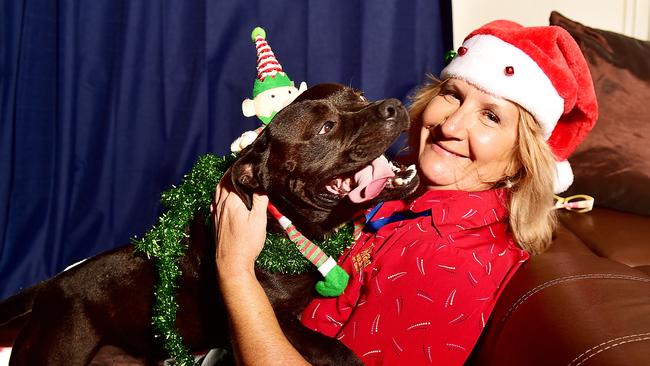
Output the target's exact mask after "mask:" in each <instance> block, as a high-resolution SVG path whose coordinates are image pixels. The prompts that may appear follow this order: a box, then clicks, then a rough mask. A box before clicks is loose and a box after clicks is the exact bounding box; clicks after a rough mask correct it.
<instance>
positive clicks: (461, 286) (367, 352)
mask: <svg viewBox="0 0 650 366" xmlns="http://www.w3.org/2000/svg"><path fill="white" fill-rule="evenodd" d="M506 198H507V197H506V193H505V191H503V190H489V191H483V192H462V191H436V190H433V191H427V192H426V193H424V194H423V195H422V196H420V197H418V198H416V199H415V200H413V201H412V202H410V203H409V202H407V203H405V202H403V201H392V202H386V203H385V204H384V205H383V206H382V207H381V208H380V209H379V211H378V212H377V213H376V214H375V216H374V218H373V220H375V219H381V218H382V217H387V216H390V214H391V213H393V212H395V211H401V210H407V209H408V210H411V211H413V212H422V211H425V210H431V216H423V217H418V218H414V219H410V220H406V221H399V222H393V223H389V224H387V225H385V226H383V227H382V228H380V229H379V230H378V231H377V232H376V233H375V234H369V233H365V234H362V236H361V237H360V238H359V239H358V240H357V241H356V242H355V244H354V245H353V246H352V247H351V248H350V249H348V250H347V251H345V252H344V253H343V254H342V255H341V257H340V258H339V264H340V265H341V266H342V267H343V268H344V269H345V270H346V271H347V272H348V273H349V274H350V283H349V284H348V287H347V288H346V289H345V292H344V293H343V294H342V295H341V296H339V297H336V298H317V299H315V300H314V301H312V302H311V304H309V305H308V306H307V308H306V309H305V310H304V312H303V313H302V318H301V319H302V322H303V323H304V325H305V326H307V327H309V328H311V329H314V330H316V331H318V332H321V333H323V334H325V335H328V336H331V337H336V338H337V339H339V340H341V342H343V343H344V344H345V345H347V346H348V347H349V348H350V349H352V350H353V351H354V352H355V354H356V355H357V356H358V357H359V358H360V359H361V361H363V362H364V363H365V364H367V365H381V364H385V365H428V364H432V363H435V364H437V365H461V364H463V362H465V360H466V358H467V356H468V355H469V353H470V352H471V350H472V348H473V347H474V344H475V343H476V341H477V339H478V337H479V335H480V334H481V331H482V330H483V327H485V322H486V321H487V319H488V317H489V315H490V313H491V311H492V309H493V307H494V304H495V302H496V299H497V297H498V295H499V294H500V292H501V289H502V288H503V287H504V286H505V284H506V283H507V282H508V281H509V280H510V278H511V277H512V275H513V274H514V272H515V271H516V270H517V268H519V266H520V265H521V263H523V262H524V261H525V260H526V259H527V258H528V254H527V253H526V252H525V251H523V250H522V249H519V248H518V247H517V245H516V244H515V242H514V240H513V238H512V236H511V235H510V233H509V232H508V216H507V209H506V207H505V202H506Z"/></svg>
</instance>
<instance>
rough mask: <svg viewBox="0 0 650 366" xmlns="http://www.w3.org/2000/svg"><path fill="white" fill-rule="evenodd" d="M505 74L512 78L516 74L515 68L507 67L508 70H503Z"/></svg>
mask: <svg viewBox="0 0 650 366" xmlns="http://www.w3.org/2000/svg"><path fill="white" fill-rule="evenodd" d="M503 73H504V74H506V76H512V75H514V74H515V68H514V67H512V66H506V68H505V69H504V70H503Z"/></svg>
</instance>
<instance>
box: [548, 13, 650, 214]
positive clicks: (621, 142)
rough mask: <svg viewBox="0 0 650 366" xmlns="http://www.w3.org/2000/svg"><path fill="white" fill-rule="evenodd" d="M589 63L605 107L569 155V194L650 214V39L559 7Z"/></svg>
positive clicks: (559, 20)
mask: <svg viewBox="0 0 650 366" xmlns="http://www.w3.org/2000/svg"><path fill="white" fill-rule="evenodd" d="M550 24H551V25H558V26H560V27H562V28H564V29H566V30H567V31H568V32H569V33H570V34H571V35H572V36H573V37H574V38H575V39H576V41H577V42H578V45H579V46H580V49H581V50H582V52H583V53H584V55H585V58H586V59H587V62H588V64H589V69H590V71H591V74H592V77H593V80H594V85H595V88H596V96H597V98H598V103H599V107H600V111H599V118H598V121H597V123H596V125H595V127H594V129H593V130H592V131H591V133H590V135H589V136H588V137H587V139H586V140H585V141H584V142H583V143H582V145H581V146H580V147H578V149H577V150H576V152H575V153H574V154H573V155H572V156H571V157H570V158H569V161H570V162H571V165H572V167H573V170H574V174H575V181H574V184H573V186H572V187H571V188H570V190H569V191H568V192H567V193H566V194H567V195H571V194H576V193H585V194H589V195H591V196H594V197H595V199H596V205H597V206H601V207H608V208H613V209H617V210H622V211H627V212H632V213H638V214H643V215H650V189H649V188H648V187H650V147H649V145H650V121H649V119H650V62H648V60H650V42H645V41H640V40H637V39H633V38H629V37H626V36H624V35H621V34H617V33H613V32H608V31H604V30H600V29H595V28H591V27H588V26H585V25H582V24H580V23H577V22H574V21H572V20H570V19H568V18H566V17H564V16H562V15H561V14H559V13H557V12H553V13H551V18H550Z"/></svg>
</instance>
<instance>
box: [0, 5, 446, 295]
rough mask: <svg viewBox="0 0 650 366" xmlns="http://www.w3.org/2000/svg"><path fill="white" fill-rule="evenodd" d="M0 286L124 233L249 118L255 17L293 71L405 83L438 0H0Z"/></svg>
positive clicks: (223, 147)
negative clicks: (244, 107)
mask: <svg viewBox="0 0 650 366" xmlns="http://www.w3.org/2000/svg"><path fill="white" fill-rule="evenodd" d="M1 3H2V5H1V8H0V30H1V33H0V298H5V297H7V296H9V295H11V294H12V293H15V292H17V291H18V290H20V289H21V288H24V287H26V286H29V285H31V284H34V283H36V282H38V281H40V280H43V279H45V278H48V277H50V276H52V275H54V274H56V273H57V272H59V271H61V270H62V269H63V268H65V267H66V266H68V265H70V264H72V263H74V262H75V261H78V260H80V259H82V258H85V257H88V256H91V255H95V254H97V253H99V252H102V251H105V250H107V249H110V248H114V247H116V246H119V245H124V244H127V243H129V239H130V238H131V237H133V236H141V235H142V234H143V233H144V232H146V230H147V229H148V228H150V227H151V225H152V224H153V223H154V222H155V219H156V217H157V216H158V215H159V214H160V213H161V209H162V208H161V205H160V204H159V197H160V193H161V192H162V191H163V190H165V189H167V188H169V187H170V186H171V185H172V184H177V183H179V182H180V180H181V178H182V176H183V174H184V173H186V172H187V171H188V170H189V169H190V168H191V166H192V165H193V164H194V162H195V160H196V158H197V157H198V156H200V155H201V154H204V153H208V152H210V153H216V154H220V155H221V154H226V153H228V149H229V146H230V142H231V141H232V140H234V138H236V137H237V136H239V134H240V133H241V132H243V131H245V130H250V129H253V128H255V127H257V125H258V121H257V120H256V119H255V118H246V117H244V116H243V115H242V112H241V102H242V100H243V99H244V98H246V97H250V94H251V91H252V85H253V81H254V78H255V75H256V70H255V58H256V54H255V48H254V44H253V43H252V42H251V40H250V33H251V30H252V29H253V28H254V26H256V25H259V26H262V27H264V28H265V29H266V31H267V39H268V41H269V43H270V44H271V47H272V48H273V50H274V52H275V53H276V55H277V57H278V59H279V61H280V63H281V64H282V66H283V68H284V70H285V71H286V72H287V73H288V74H289V76H290V77H291V78H292V79H293V80H294V81H295V82H296V83H299V82H301V81H306V82H307V84H308V85H313V84H316V83H320V82H339V83H344V84H349V85H352V86H354V87H357V88H360V89H363V90H364V91H365V92H366V95H367V96H368V97H369V98H371V99H377V98H386V97H397V98H401V99H402V100H406V98H405V97H406V95H407V94H408V93H409V92H411V91H412V90H413V89H414V88H415V87H416V86H417V85H418V84H420V83H421V82H422V81H423V80H424V79H425V74H426V73H432V74H437V73H438V72H439V71H440V69H441V68H442V66H443V55H444V52H445V51H447V50H448V49H450V48H451V25H450V19H451V14H450V11H451V10H450V9H451V6H450V0H419V1H403V0H373V1H361V0H357V1H350V0H345V1H343V0H341V1H322V0H313V1H289V0H286V1H273V0H264V1H251V0H236V1H235V0H166V1H162V0H150V1H145V0H140V1H136V0H92V1H81V0H78V1H64V0H59V1H55V0H2V2H1Z"/></svg>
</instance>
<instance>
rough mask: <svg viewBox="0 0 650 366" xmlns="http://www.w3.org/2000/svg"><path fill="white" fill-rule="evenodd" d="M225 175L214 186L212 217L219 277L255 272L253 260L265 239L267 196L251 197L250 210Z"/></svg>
mask: <svg viewBox="0 0 650 366" xmlns="http://www.w3.org/2000/svg"><path fill="white" fill-rule="evenodd" d="M229 181H230V179H229V174H228V173H226V174H225V175H224V177H223V179H222V180H221V182H220V183H219V185H217V188H216V190H215V196H214V204H213V214H214V224H215V225H214V227H215V235H216V240H217V251H216V261H217V268H218V269H219V274H220V275H222V276H223V275H229V274H241V273H242V272H248V273H254V269H253V268H254V265H255V259H256V258H257V256H258V255H259V253H260V251H262V247H263V246H264V238H265V236H266V209H267V206H268V203H269V199H268V197H267V196H266V195H259V194H253V207H252V209H251V210H250V211H249V210H248V209H247V208H246V206H245V205H244V202H243V201H242V200H241V198H239V196H238V195H237V193H235V192H234V190H233V189H231V188H229V187H228V185H227V184H222V183H223V182H229Z"/></svg>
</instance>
